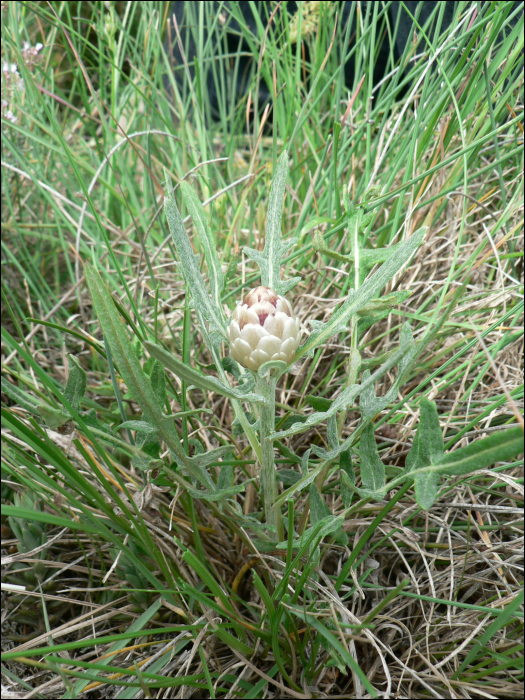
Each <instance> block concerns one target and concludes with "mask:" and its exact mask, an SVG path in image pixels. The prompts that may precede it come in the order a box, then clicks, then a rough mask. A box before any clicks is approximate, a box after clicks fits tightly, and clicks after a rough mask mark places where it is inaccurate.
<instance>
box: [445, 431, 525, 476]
mask: <svg viewBox="0 0 525 700" xmlns="http://www.w3.org/2000/svg"><path fill="white" fill-rule="evenodd" d="M522 452H523V430H522V429H521V428H510V429H509V430H502V431H501V432H496V433H493V434H492V435H489V436H488V437H486V438H482V439H480V440H475V441H474V442H472V443H470V445H467V446H466V447H461V448H460V449H459V450H454V452H450V453H449V454H446V455H445V456H444V457H443V459H442V460H441V462H440V463H439V465H438V469H439V471H441V472H444V473H446V474H450V475H452V476H456V475H461V474H467V473H468V472H471V471H474V470H476V469H485V468H486V467H490V466H491V465H492V464H494V463H495V462H507V461H508V460H510V459H512V458H513V457H515V456H516V455H518V454H521V453H522Z"/></svg>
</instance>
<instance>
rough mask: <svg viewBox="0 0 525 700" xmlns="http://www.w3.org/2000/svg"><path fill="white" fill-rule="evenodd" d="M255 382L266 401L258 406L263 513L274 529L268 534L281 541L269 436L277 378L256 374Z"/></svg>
mask: <svg viewBox="0 0 525 700" xmlns="http://www.w3.org/2000/svg"><path fill="white" fill-rule="evenodd" d="M256 382H257V383H256V387H257V393H258V394H260V395H261V396H263V397H264V398H265V399H266V403H264V404H261V406H260V408H259V418H260V421H261V422H260V426H261V427H260V431H261V453H262V459H261V462H260V465H261V471H260V480H261V489H262V494H263V498H264V513H265V517H266V524H267V525H268V526H270V527H272V528H275V530H273V531H270V533H269V534H270V536H271V537H272V539H274V540H276V541H278V542H282V541H283V539H284V527H283V521H282V516H281V511H280V509H277V508H274V507H273V504H274V503H275V501H276V499H277V495H278V493H277V478H276V474H275V457H274V451H273V440H272V439H270V437H269V435H271V433H273V432H274V430H275V385H276V383H277V380H276V379H275V378H274V377H271V376H270V377H264V378H263V377H260V376H259V375H257V379H256Z"/></svg>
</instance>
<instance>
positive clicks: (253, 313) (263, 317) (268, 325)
mask: <svg viewBox="0 0 525 700" xmlns="http://www.w3.org/2000/svg"><path fill="white" fill-rule="evenodd" d="M227 333H228V340H229V342H230V351H231V356H232V357H233V359H234V360H236V361H237V362H238V363H239V364H241V365H242V366H243V367H246V368H247V369H251V370H253V371H254V372H256V371H257V370H258V369H259V367H260V366H261V365H262V364H264V363H265V362H270V361H275V360H279V361H281V362H286V364H287V365H291V364H292V362H293V361H294V358H295V352H296V350H297V348H298V347H299V342H300V339H301V329H300V324H299V319H298V318H297V317H296V316H295V314H294V312H293V309H292V306H291V304H290V302H288V301H287V300H286V299H285V298H284V297H282V296H280V295H279V294H277V293H276V292H275V291H274V290H273V289H270V288H269V287H257V288H256V289H252V290H250V292H248V294H247V295H246V298H245V300H244V302H243V303H242V304H239V305H238V306H237V307H236V308H235V310H234V312H233V316H232V319H231V321H230V325H229V326H228V330H227Z"/></svg>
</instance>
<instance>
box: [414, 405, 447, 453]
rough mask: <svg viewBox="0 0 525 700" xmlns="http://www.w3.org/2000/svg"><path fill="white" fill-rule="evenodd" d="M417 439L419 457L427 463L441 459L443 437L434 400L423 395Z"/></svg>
mask: <svg viewBox="0 0 525 700" xmlns="http://www.w3.org/2000/svg"><path fill="white" fill-rule="evenodd" d="M419 441H420V445H421V446H420V448H419V449H420V452H421V459H423V460H424V461H425V462H426V463H427V464H438V463H439V462H440V461H441V460H442V459H443V437H442V435H441V428H440V427H439V417H438V412H437V407H436V404H435V403H434V401H429V400H428V399H427V398H425V397H423V398H422V399H421V404H420V419H419Z"/></svg>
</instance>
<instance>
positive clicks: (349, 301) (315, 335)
mask: <svg viewBox="0 0 525 700" xmlns="http://www.w3.org/2000/svg"><path fill="white" fill-rule="evenodd" d="M426 232H427V227H425V226H424V227H422V228H420V229H418V230H417V231H416V232H415V233H413V234H412V236H411V237H410V238H409V239H408V240H407V241H405V242H404V243H403V244H402V245H401V246H399V248H398V249H397V250H396V251H395V252H394V253H393V255H392V256H391V257H390V258H389V259H388V260H387V261H386V262H385V263H384V264H383V265H382V266H381V267H380V268H379V270H378V271H377V272H376V273H375V274H373V275H372V277H370V278H369V279H368V280H367V281H366V282H365V283H364V284H363V286H362V287H360V288H359V290H358V291H357V292H356V291H355V290H353V289H352V290H351V291H350V293H349V294H348V296H347V298H346V300H345V302H344V304H343V305H342V306H341V307H340V308H339V309H338V310H337V311H336V312H335V313H334V314H333V316H332V318H331V319H330V321H327V322H326V323H320V322H319V321H317V322H316V323H315V325H314V324H311V325H313V327H314V330H313V331H312V333H311V334H310V337H309V338H308V340H307V341H306V343H305V344H304V345H302V346H301V347H300V348H299V349H298V350H297V353H296V360H298V359H299V358H300V357H302V356H303V355H306V354H307V353H312V352H313V350H315V348H316V347H318V346H319V345H323V344H324V343H326V341H327V340H328V339H329V338H331V337H332V336H333V335H335V334H336V333H340V332H342V331H343V330H345V329H346V327H347V325H348V321H349V320H350V318H351V317H352V316H354V315H355V314H357V313H358V312H359V311H360V310H361V309H362V308H363V307H364V306H365V304H367V303H368V302H369V301H371V300H372V299H375V298H376V297H377V296H378V294H379V293H380V291H381V290H382V289H383V287H384V286H385V285H386V284H387V283H388V282H389V281H390V280H391V279H392V277H393V276H394V275H395V274H396V273H397V272H398V271H399V270H400V269H401V268H402V267H403V266H404V265H406V264H407V263H408V262H409V261H410V259H411V258H412V256H413V255H414V253H415V252H416V250H417V249H418V248H419V246H420V245H421V243H422V241H423V238H424V237H425V234H426Z"/></svg>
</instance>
